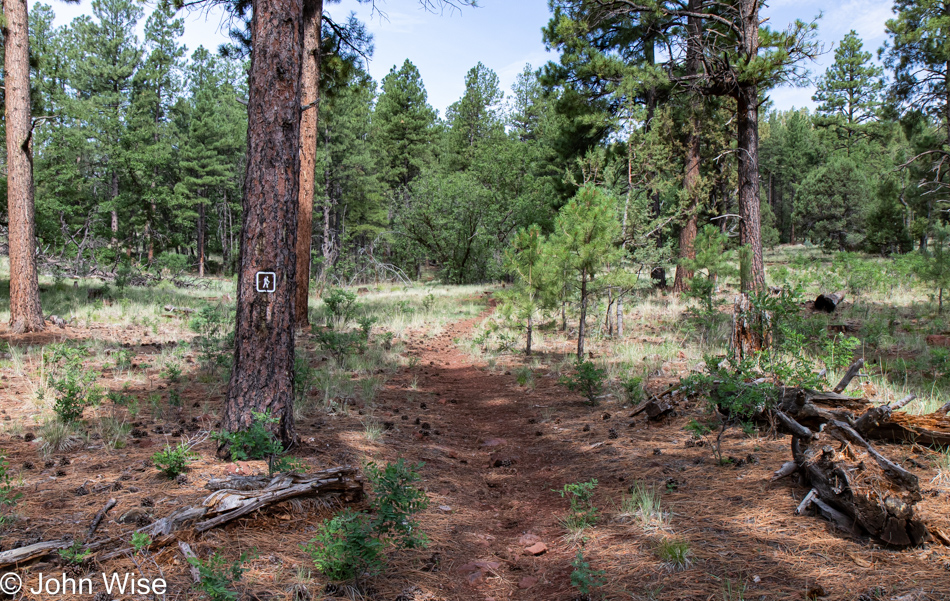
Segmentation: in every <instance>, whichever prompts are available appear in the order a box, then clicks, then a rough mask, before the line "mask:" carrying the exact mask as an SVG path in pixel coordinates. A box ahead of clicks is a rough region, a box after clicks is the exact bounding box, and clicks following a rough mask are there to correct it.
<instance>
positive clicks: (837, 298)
mask: <svg viewBox="0 0 950 601" xmlns="http://www.w3.org/2000/svg"><path fill="white" fill-rule="evenodd" d="M843 300H844V291H838V292H832V293H831V294H819V295H818V298H816V299H815V311H824V312H825V313H834V312H835V309H837V308H838V305H839V304H841V301H843Z"/></svg>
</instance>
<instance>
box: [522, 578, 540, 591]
mask: <svg viewBox="0 0 950 601" xmlns="http://www.w3.org/2000/svg"><path fill="white" fill-rule="evenodd" d="M537 583H538V578H537V577H536V576H525V577H524V578H522V579H521V580H519V581H518V588H520V589H526V588H531V587H532V586H534V585H536V584H537Z"/></svg>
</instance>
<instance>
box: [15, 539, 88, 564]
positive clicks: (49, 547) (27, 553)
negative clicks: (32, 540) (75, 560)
mask: <svg viewBox="0 0 950 601" xmlns="http://www.w3.org/2000/svg"><path fill="white" fill-rule="evenodd" d="M72 544H73V541H71V540H51V541H46V542H42V543H36V544H34V545H27V546H26V547H20V548H18V549H10V550H9V551H3V552H2V553H0V569H3V568H6V567H8V566H16V565H17V564H20V563H25V562H27V561H30V560H33V559H36V558H38V557H43V556H44V555H47V554H48V553H49V552H50V551H56V550H58V549H65V548H66V547H68V546H70V545H72Z"/></svg>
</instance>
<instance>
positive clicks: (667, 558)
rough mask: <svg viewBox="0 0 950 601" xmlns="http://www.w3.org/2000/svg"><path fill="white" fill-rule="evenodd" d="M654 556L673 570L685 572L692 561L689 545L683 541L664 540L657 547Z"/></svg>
mask: <svg viewBox="0 0 950 601" xmlns="http://www.w3.org/2000/svg"><path fill="white" fill-rule="evenodd" d="M656 555H657V557H659V558H660V561H662V562H664V563H666V564H668V565H669V566H670V567H671V568H672V569H673V570H685V569H686V568H688V567H689V566H690V565H691V564H692V562H693V560H692V552H691V551H690V549H689V543H688V542H686V541H685V540H677V539H673V540H669V539H664V540H662V541H660V544H659V545H657V548H656Z"/></svg>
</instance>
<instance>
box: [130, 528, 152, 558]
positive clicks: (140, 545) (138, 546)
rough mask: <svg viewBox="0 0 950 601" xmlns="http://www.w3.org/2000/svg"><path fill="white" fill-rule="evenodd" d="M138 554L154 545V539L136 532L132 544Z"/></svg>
mask: <svg viewBox="0 0 950 601" xmlns="http://www.w3.org/2000/svg"><path fill="white" fill-rule="evenodd" d="M130 544H131V545H132V548H133V549H134V550H135V552H136V553H138V552H140V551H141V550H142V549H147V548H149V547H150V546H151V545H152V537H151V536H149V535H148V534H146V533H144V532H134V533H133V534H132V540H131V542H130Z"/></svg>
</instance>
